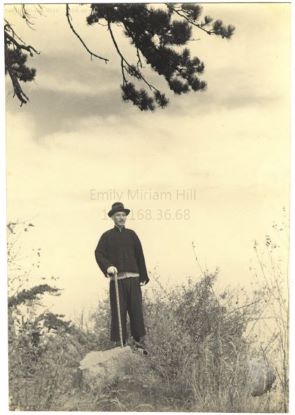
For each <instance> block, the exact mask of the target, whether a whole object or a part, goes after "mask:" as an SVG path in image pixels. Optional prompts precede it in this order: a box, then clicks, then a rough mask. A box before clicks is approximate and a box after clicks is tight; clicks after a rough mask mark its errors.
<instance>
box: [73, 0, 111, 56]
mask: <svg viewBox="0 0 295 415" xmlns="http://www.w3.org/2000/svg"><path fill="white" fill-rule="evenodd" d="M66 17H67V20H68V23H69V26H70V28H71V30H72V32H73V33H74V35H75V36H76V37H77V38H78V39H79V40H80V42H81V43H82V45H83V46H84V49H86V50H87V52H88V53H89V54H90V57H91V59H92V57H93V56H94V57H95V58H97V59H101V60H103V61H105V63H107V62H109V59H107V58H103V57H102V56H99V55H97V54H96V53H94V52H92V51H91V50H90V49H89V48H88V46H87V45H86V43H85V42H84V40H83V39H82V38H81V36H80V35H79V33H78V32H77V31H76V30H75V28H74V26H73V24H72V22H71V19H72V17H71V14H70V6H69V5H68V4H67V5H66Z"/></svg>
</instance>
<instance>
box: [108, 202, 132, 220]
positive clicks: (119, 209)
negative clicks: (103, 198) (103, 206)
mask: <svg viewBox="0 0 295 415" xmlns="http://www.w3.org/2000/svg"><path fill="white" fill-rule="evenodd" d="M117 212H125V213H126V215H129V213H130V209H126V208H125V207H124V205H123V203H121V202H115V203H113V204H112V209H111V210H110V211H109V213H108V216H109V217H111V216H112V215H113V214H114V213H117Z"/></svg>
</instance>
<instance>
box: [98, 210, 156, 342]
mask: <svg viewBox="0 0 295 415" xmlns="http://www.w3.org/2000/svg"><path fill="white" fill-rule="evenodd" d="M129 213H130V209H126V208H125V207H124V205H123V203H121V202H116V203H114V204H113V205H112V208H111V210H110V211H109V212H108V216H109V217H110V218H112V220H113V221H114V227H113V228H112V229H109V230H108V231H106V232H104V233H103V234H102V235H101V237H100V239H99V241H98V244H97V247H96V249H95V258H96V262H97V264H98V266H99V267H100V269H101V271H102V272H103V273H104V275H105V276H106V277H107V278H110V305H111V341H113V342H116V344H118V342H119V340H120V334H119V323H118V313H117V302H116V290H115V281H114V274H115V273H117V278H118V288H119V301H120V315H121V324H122V334H123V342H124V345H126V342H127V328H126V317H127V311H128V315H129V318H130V328H131V334H132V337H133V342H134V344H135V346H137V347H140V348H144V346H143V344H144V343H143V337H144V336H145V334H146V331H145V325H144V319H143V310H142V292H141V286H142V285H146V284H147V283H148V282H149V277H148V274H147V269H146V264H145V259H144V254H143V250H142V245H141V242H140V240H139V238H138V236H137V234H136V233H135V232H134V231H133V230H132V229H127V228H126V227H125V222H126V219H127V215H129Z"/></svg>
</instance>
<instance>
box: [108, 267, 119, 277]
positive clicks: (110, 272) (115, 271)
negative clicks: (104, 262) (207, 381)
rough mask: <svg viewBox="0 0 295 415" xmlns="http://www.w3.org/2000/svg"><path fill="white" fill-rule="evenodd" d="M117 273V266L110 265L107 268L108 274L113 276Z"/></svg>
mask: <svg viewBox="0 0 295 415" xmlns="http://www.w3.org/2000/svg"><path fill="white" fill-rule="evenodd" d="M115 273H118V270H117V268H116V267H114V266H111V267H108V269H107V274H108V276H112V275H114V274H115Z"/></svg>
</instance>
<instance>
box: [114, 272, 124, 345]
mask: <svg viewBox="0 0 295 415" xmlns="http://www.w3.org/2000/svg"><path fill="white" fill-rule="evenodd" d="M115 289H116V300H117V313H118V323H119V333H120V344H121V347H124V345H123V333H122V323H121V309H120V299H119V287H118V274H117V272H115Z"/></svg>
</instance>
